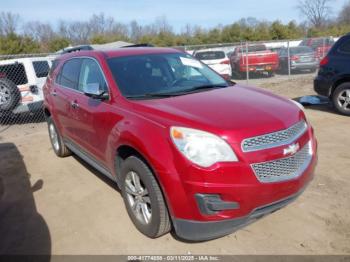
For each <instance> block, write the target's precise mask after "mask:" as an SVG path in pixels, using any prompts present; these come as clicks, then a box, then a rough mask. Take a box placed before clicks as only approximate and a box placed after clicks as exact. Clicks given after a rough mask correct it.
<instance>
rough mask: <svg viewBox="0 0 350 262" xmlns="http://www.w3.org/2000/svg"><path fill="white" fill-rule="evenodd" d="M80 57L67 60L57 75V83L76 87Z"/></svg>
mask: <svg viewBox="0 0 350 262" xmlns="http://www.w3.org/2000/svg"><path fill="white" fill-rule="evenodd" d="M81 60H82V59H77V58H74V59H71V60H68V61H67V62H66V63H65V64H64V65H63V67H62V70H61V72H60V74H59V75H58V77H57V83H58V84H60V85H61V86H64V87H68V88H71V89H76V90H77V89H78V82H79V74H80V66H81Z"/></svg>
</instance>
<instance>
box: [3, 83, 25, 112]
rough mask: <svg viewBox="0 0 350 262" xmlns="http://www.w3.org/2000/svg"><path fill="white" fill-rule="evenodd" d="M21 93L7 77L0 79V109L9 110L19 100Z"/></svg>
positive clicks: (13, 107) (14, 106)
mask: <svg viewBox="0 0 350 262" xmlns="http://www.w3.org/2000/svg"><path fill="white" fill-rule="evenodd" d="M20 98H21V93H20V91H19V89H18V87H17V86H16V85H15V84H14V83H13V82H12V81H11V80H9V79H0V111H11V110H13V109H15V108H16V106H17V105H18V103H19V102H20Z"/></svg>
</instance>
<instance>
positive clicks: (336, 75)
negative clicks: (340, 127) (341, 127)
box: [314, 33, 350, 116]
mask: <svg viewBox="0 0 350 262" xmlns="http://www.w3.org/2000/svg"><path fill="white" fill-rule="evenodd" d="M314 89H315V91H316V92H317V93H318V94H320V95H322V96H327V97H329V98H330V99H331V100H332V102H333V104H334V106H335V108H336V110H337V111H338V112H340V113H341V114H344V115H348V116H350V33H349V34H347V35H345V36H343V37H341V38H340V39H339V40H338V41H337V42H336V43H335V44H334V46H333V47H332V48H331V50H329V52H328V54H327V56H325V57H324V58H323V59H322V60H321V62H320V69H319V71H318V75H317V77H316V78H315V80H314Z"/></svg>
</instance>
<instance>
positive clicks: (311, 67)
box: [184, 37, 338, 82]
mask: <svg viewBox="0 0 350 262" xmlns="http://www.w3.org/2000/svg"><path fill="white" fill-rule="evenodd" d="M337 39H338V38H333V37H321V38H308V39H303V40H300V39H299V40H286V41H260V42H248V41H246V42H238V43H224V44H211V45H193V46H185V48H184V49H185V51H186V52H188V53H190V54H192V55H194V56H195V57H196V58H198V59H200V60H202V62H204V63H206V64H208V65H209V66H211V67H212V68H213V69H214V70H216V71H218V72H219V73H221V74H222V75H224V76H225V75H226V72H229V71H231V74H230V75H229V76H230V77H231V78H232V79H234V80H246V81H247V82H249V80H250V79H257V78H258V79H264V78H271V77H283V76H291V75H299V74H305V73H309V74H310V73H311V74H314V73H315V72H316V71H317V69H318V66H319V63H320V62H321V61H322V59H323V57H324V56H325V55H326V54H327V52H328V51H329V49H330V48H331V47H332V45H333V44H334V43H335V42H336V40H337Z"/></svg>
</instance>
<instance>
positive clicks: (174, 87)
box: [44, 48, 317, 241]
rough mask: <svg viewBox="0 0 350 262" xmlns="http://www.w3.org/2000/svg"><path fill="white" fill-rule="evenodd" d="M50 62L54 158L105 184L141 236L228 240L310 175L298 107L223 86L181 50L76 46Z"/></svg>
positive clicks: (290, 196) (310, 144)
mask: <svg viewBox="0 0 350 262" xmlns="http://www.w3.org/2000/svg"><path fill="white" fill-rule="evenodd" d="M55 65H57V66H55V67H54V68H53V70H51V72H50V74H49V77H48V78H47V82H46V84H45V86H44V96H45V101H44V108H45V109H44V112H45V116H46V118H47V122H48V131H49V137H50V140H51V144H52V147H53V150H54V152H55V153H56V154H57V156H59V157H64V156H68V155H70V154H71V153H72V152H74V153H75V154H77V155H78V156H79V157H80V158H82V159H83V160H84V161H86V162H88V163H89V164H91V165H92V166H94V167H95V168H96V169H97V170H99V171H100V172H101V173H102V174H104V175H106V176H107V177H109V178H110V179H112V180H113V181H115V182H116V183H117V185H118V186H119V187H120V189H121V194H122V196H123V198H124V203H125V206H126V209H127V212H128V214H129V216H130V218H131V220H132V221H133V223H134V225H135V226H136V228H137V229H138V230H139V231H140V232H142V233H143V234H145V235H146V236H148V237H151V238H155V237H159V236H161V235H163V234H166V233H167V232H169V231H170V230H171V228H172V227H173V229H174V231H175V232H176V234H177V235H178V236H179V237H180V238H182V239H188V240H195V241H202V240H208V239H213V238H217V237H220V236H224V235H226V234H230V233H231V232H233V231H235V230H237V229H238V228H240V227H242V226H243V225H246V224H249V223H251V222H253V221H255V220H257V219H258V218H261V217H263V216H264V215H267V214H270V213H272V212H274V211H276V210H278V209H280V208H282V207H284V206H285V205H287V204H288V203H290V202H292V201H293V200H294V199H296V198H297V197H298V196H299V195H300V194H301V193H302V192H303V190H304V189H305V187H306V186H307V184H308V183H309V181H310V180H311V179H312V177H313V172H314V168H315V165H316V162H317V156H316V151H317V142H316V139H315V136H314V132H313V129H312V127H311V125H310V123H309V122H308V121H307V120H306V118H305V114H304V112H303V110H302V107H301V105H300V104H298V103H296V102H294V101H292V100H288V99H285V98H282V97H279V96H276V95H273V94H271V93H269V92H266V91H264V90H261V89H257V88H252V87H246V86H240V85H238V84H234V83H232V82H231V83H229V81H226V80H225V79H224V78H222V77H221V76H220V75H219V74H217V73H216V72H215V71H213V70H212V69H210V68H209V67H208V66H207V65H205V64H204V63H201V62H199V61H198V60H196V59H194V58H193V57H192V56H191V55H189V54H186V53H183V52H182V51H179V50H175V49H169V48H120V49H118V50H113V51H98V50H91V51H77V52H73V53H69V54H65V55H63V56H61V57H59V58H58V60H57V61H56V62H55ZM233 85H234V86H233ZM111 208H113V206H111ZM92 212H93V211H92ZM66 215H67V214H66ZM91 215H92V216H93V215H94V214H93V213H91ZM92 233H93V232H92Z"/></svg>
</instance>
